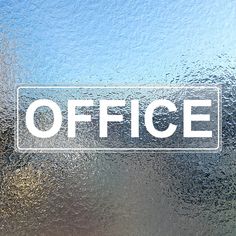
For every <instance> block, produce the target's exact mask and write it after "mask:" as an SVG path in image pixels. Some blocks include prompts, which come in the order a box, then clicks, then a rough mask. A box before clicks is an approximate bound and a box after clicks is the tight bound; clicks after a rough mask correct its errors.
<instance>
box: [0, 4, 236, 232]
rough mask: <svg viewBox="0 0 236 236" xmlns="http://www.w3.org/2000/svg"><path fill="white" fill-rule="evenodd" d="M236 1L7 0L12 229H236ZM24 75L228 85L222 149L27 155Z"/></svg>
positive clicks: (7, 220)
mask: <svg viewBox="0 0 236 236" xmlns="http://www.w3.org/2000/svg"><path fill="white" fill-rule="evenodd" d="M235 25H236V4H235V1H233V0H229V1H225V0H224V1H223V0H218V1H214V0H209V1H203V0H202V1H193V0H177V1H168V0H167V1H159V0H158V1H157V0H155V1H154V0H153V1H152V0H150V1H141V0H136V1H129V0H128V1H127V0H126V1H92V0H91V1H90V0H89V1H56V0H51V1H38V0H33V1H14V0H8V1H6V0H1V1H0V83H1V84H0V184H1V187H0V235H4V236H8V235H30V236H31V235H47V236H48V235H49V236H54V235H55V236H64V235H65V236H67V235H81V236H86V235H90V236H91V235H92V236H100V235H101V236H106V235H108V236H124V235H135V236H137V235H138V236H152V235H161V236H162V235H173V236H174V235H181V236H182V235H183V236H185V235H186V236H188V235H232V236H233V235H236V226H235V225H236V224H235V220H236V79H235V73H236V47H235V45H236V31H235ZM18 83H41V84H49V83H57V84H58V83H67V84H68V83H69V84H102V85H104V84H112V83H114V84H196V83H207V84H213V83H217V84H222V89H223V100H222V102H223V103H222V106H223V113H222V116H223V125H222V130H223V150H222V152H221V153H215V154H210V153H207V154H203V153H201V154H196V153H191V154H186V153H184V154H170V153H169V154H164V153H158V154H119V153H113V154H102V153H99V154H91V153H90V154H79V153H69V154H65V153H64V154H63V153H59V154H57V153H55V154H42V153H41V154H40V153H37V154H36V153H35V154H32V153H31V154H29V153H28V154H27V153H25V154H20V153H17V152H15V151H14V125H15V104H14V92H15V91H14V86H15V84H18Z"/></svg>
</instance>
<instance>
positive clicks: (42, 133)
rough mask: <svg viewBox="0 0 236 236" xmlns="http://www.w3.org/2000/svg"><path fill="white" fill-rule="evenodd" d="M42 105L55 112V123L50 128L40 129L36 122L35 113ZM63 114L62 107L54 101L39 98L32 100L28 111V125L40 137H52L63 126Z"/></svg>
mask: <svg viewBox="0 0 236 236" xmlns="http://www.w3.org/2000/svg"><path fill="white" fill-rule="evenodd" d="M42 106H46V107H49V108H50V109H51V110H52V112H53V118H54V121H53V125H52V127H51V128H50V129H49V130H46V131H42V130H39V129H38V128H37V127H36V126H35V124H34V113H35V111H36V110H37V109H38V108H39V107H42ZM61 123H62V115H61V109H60V107H59V106H58V105H57V104H56V103H55V102H53V101H51V100H48V99H39V100H36V101H34V102H32V103H31V104H30V105H29V107H28V109H27V112H26V127H27V128H28V130H29V132H30V133H31V134H32V135H34V136H36V137H38V138H50V137H52V136H54V135H55V134H56V133H57V132H58V131H59V130H60V128H61Z"/></svg>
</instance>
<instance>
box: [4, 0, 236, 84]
mask: <svg viewBox="0 0 236 236" xmlns="http://www.w3.org/2000/svg"><path fill="white" fill-rule="evenodd" d="M0 25H1V28H2V30H3V31H5V32H7V34H8V35H9V37H10V38H11V39H12V40H14V41H15V42H16V44H17V47H18V54H19V58H20V63H21V64H22V65H23V67H24V69H25V70H26V71H27V73H26V74H25V76H24V77H23V78H22V81H23V82H32V83H73V82H76V83H95V84H98V83H103V84H104V83H166V82H169V80H170V79H171V78H168V76H167V75H166V74H168V73H177V71H179V70H182V69H183V67H187V66H188V63H189V65H191V66H193V65H192V64H191V63H193V64H194V62H197V61H200V62H201V63H202V64H204V65H206V66H207V65H214V64H217V63H218V64H220V65H221V66H224V62H222V60H219V62H218V61H217V60H216V58H221V57H222V56H224V55H225V54H226V55H227V57H229V58H234V57H235V55H236V46H235V45H236V32H235V28H236V1H227V0H226V1H223V0H218V1H215V0H208V1H203V0H201V1H193V0H176V1H168V0H167V1H166V0H165V1H157V0H153V1H143V0H136V1H129V0H126V1H104V0H103V1H99V0H96V1H95V0H93V1H56V0H50V1H38V0H32V1H26V0H25V1H11V0H8V1H0ZM225 66H228V64H227V65H226V64H225Z"/></svg>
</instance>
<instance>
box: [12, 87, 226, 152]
mask: <svg viewBox="0 0 236 236" xmlns="http://www.w3.org/2000/svg"><path fill="white" fill-rule="evenodd" d="M21 88H25V89H35V88H36V89H50V88H59V89H61V88H62V89H64V88H81V89H83V88H91V89H96V88H99V89H120V88H122V89H132V88H141V89H160V88H170V89H181V88H193V89H209V88H211V89H216V90H217V95H218V96H217V98H218V109H217V111H218V114H217V117H218V125H217V126H218V130H217V133H218V139H217V147H216V148H21V147H19V116H18V112H19V102H18V99H19V90H20V89H21ZM16 103H17V104H16V116H17V117H16V118H17V119H16V122H17V124H16V149H17V150H18V151H31V152H32V151H40V152H42V151H81V152H86V151H95V152H96V151H108V152H110V151H112V152H115V151H144V152H145V151H158V152H180V151H185V152H198V151H199V152H202V151H207V152H209V151H213V152H216V151H218V150H219V151H220V150H221V145H220V141H221V138H220V137H221V135H220V133H221V132H220V131H221V129H222V128H221V122H220V119H221V87H220V86H219V85H215V86H212V85H205V86H203V85H198V84H196V85H195V86H193V85H185V86H184V85H182V86H178V85H172V86H168V85H166V86H165V85H160V86H144V85H140V86H114V85H113V86H83V85H82V86H60V85H51V86H47V85H45V86H44V85H40V86H33V85H32V86H29V85H27V86H24V85H22V86H18V87H17V93H16Z"/></svg>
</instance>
